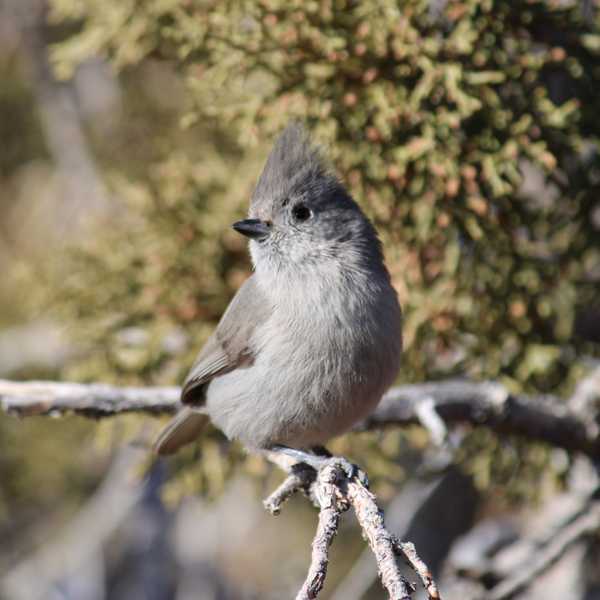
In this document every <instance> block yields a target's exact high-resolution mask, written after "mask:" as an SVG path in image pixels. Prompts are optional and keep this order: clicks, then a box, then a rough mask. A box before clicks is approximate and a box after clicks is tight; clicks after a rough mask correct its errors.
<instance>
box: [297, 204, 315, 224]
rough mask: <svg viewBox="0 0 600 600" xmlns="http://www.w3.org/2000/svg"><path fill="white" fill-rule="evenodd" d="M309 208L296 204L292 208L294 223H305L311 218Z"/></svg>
mask: <svg viewBox="0 0 600 600" xmlns="http://www.w3.org/2000/svg"><path fill="white" fill-rule="evenodd" d="M311 214H312V213H311V212H310V208H308V206H306V205H304V204H296V206H294V208H292V215H293V216H294V219H296V221H306V220H307V219H309V218H310V216H311Z"/></svg>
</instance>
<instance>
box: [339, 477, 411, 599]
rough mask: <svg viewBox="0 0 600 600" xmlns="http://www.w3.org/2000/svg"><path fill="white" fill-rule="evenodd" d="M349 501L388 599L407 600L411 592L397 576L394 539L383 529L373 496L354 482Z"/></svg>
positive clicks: (381, 515) (398, 571) (351, 483)
mask: <svg viewBox="0 0 600 600" xmlns="http://www.w3.org/2000/svg"><path fill="white" fill-rule="evenodd" d="M348 498H349V500H350V502H351V503H352V508H354V512H355V513H356V518H357V519H358V522H359V524H360V526H361V528H362V530H363V533H364V534H365V536H366V538H367V541H368V542H369V546H371V550H372V551H373V554H374V555H375V559H376V560H377V568H378V570H379V576H380V577H381V582H382V583H383V586H384V587H385V589H386V590H387V591H388V594H389V596H390V600H404V599H405V598H408V599H409V600H410V598H411V594H412V592H413V591H414V590H413V589H412V587H411V586H410V584H409V583H408V582H407V581H405V580H404V578H403V577H402V575H401V574H400V570H399V569H398V565H397V563H396V556H395V552H394V538H393V536H392V534H391V533H390V532H389V531H388V530H387V529H386V528H385V526H384V523H383V513H382V511H381V510H379V507H378V506H377V502H376V500H375V496H374V495H373V494H372V493H371V492H370V491H369V490H368V489H367V488H366V487H364V486H363V485H362V484H361V483H360V482H359V481H357V480H353V481H350V482H349V483H348Z"/></svg>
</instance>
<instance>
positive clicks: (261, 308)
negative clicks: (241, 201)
mask: <svg viewBox="0 0 600 600" xmlns="http://www.w3.org/2000/svg"><path fill="white" fill-rule="evenodd" d="M269 312H270V309H269V305H268V303H267V301H266V299H265V297H264V294H262V293H261V291H260V289H259V288H258V286H257V285H256V282H255V280H254V278H253V277H250V278H249V279H248V280H247V281H246V282H245V283H244V285H242V287H241V288H240V289H239V290H238V293H237V294H236V295H235V296H234V298H233V300H232V301H231V303H230V304H229V306H228V308H227V310H226V311H225V314H224V315H223V317H222V318H221V321H220V322H219V324H218V326H217V329H216V330H215V332H214V333H213V334H212V336H211V337H210V338H209V340H208V341H207V342H206V344H205V345H204V347H203V348H202V350H201V351H200V354H199V355H198V358H196V361H195V362H194V364H193V366H192V368H191V370H190V372H189V374H188V376H187V378H186V380H185V381H184V384H183V389H182V391H181V401H182V402H183V403H184V404H188V405H189V406H184V407H183V408H182V409H181V410H180V411H179V412H178V413H177V414H176V415H175V416H174V417H173V418H172V419H171V420H170V421H169V423H168V424H167V426H166V427H165V428H164V429H163V431H162V432H161V434H160V435H159V437H158V439H157V440H156V442H155V444H154V450H155V452H157V453H158V454H161V455H163V454H172V453H173V452H175V451H176V450H178V449H179V448H180V447H181V446H184V445H185V444H188V443H190V442H193V441H194V440H195V439H196V438H197V437H198V435H199V434H200V433H201V431H202V429H203V428H204V426H205V424H206V422H207V421H208V416H207V415H206V414H204V413H203V412H202V404H203V403H204V388H205V386H206V384H207V383H208V382H209V381H210V380H211V379H212V378H213V377H217V376H218V375H222V374H223V373H228V372H229V371H233V370H234V369H236V368H238V367H243V366H246V365H249V364H252V361H253V360H254V357H253V350H252V348H251V345H250V342H251V338H252V333H253V332H254V329H255V328H256V326H257V325H260V324H261V323H263V322H264V321H265V320H266V319H267V317H268V315H269Z"/></svg>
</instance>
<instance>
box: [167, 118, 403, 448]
mask: <svg viewBox="0 0 600 600" xmlns="http://www.w3.org/2000/svg"><path fill="white" fill-rule="evenodd" d="M248 216H249V218H248V219H246V220H244V221H239V222H237V223H234V225H233V228H234V229H235V230H236V231H238V232H240V233H241V234H243V235H245V236H247V237H249V238H250V253H251V255H252V261H253V263H254V274H253V275H252V276H251V277H250V278H249V279H248V280H247V281H246V282H245V283H244V285H242V287H241V288H240V289H239V291H238V293H237V294H236V296H235V297H234V298H233V300H232V301H231V304H230V305H229V307H228V308H227V310H226V312H225V314H224V315H223V318H222V319H221V321H220V323H219V325H218V327H217V329H216V331H215V332H214V334H213V335H212V337H211V338H210V339H209V340H208V342H207V343H206V345H205V346H204V348H203V349H202V351H201V352H200V354H199V356H198V358H197V360H196V362H195V363H194V366H193V367H192V369H191V371H190V373H189V375H188V377H187V379H186V380H185V382H184V385H183V391H182V395H181V400H182V402H183V404H185V405H186V406H185V407H184V408H183V409H182V410H181V412H180V413H179V414H177V415H176V416H175V417H174V419H173V420H172V421H171V423H170V424H169V425H168V426H167V427H166V429H165V430H164V431H163V433H162V434H161V436H160V437H159V439H158V440H157V442H156V450H157V451H158V453H160V454H170V453H172V452H174V451H176V450H177V449H178V448H179V447H180V446H182V445H184V444H186V443H188V442H191V441H192V440H194V439H196V438H197V436H198V434H199V433H200V431H201V430H202V427H203V426H204V423H205V422H206V421H207V419H208V418H210V420H211V421H212V422H213V423H214V424H215V425H216V426H217V427H219V428H220V429H221V430H222V431H223V432H224V433H225V435H227V437H229V438H231V439H238V440H240V441H241V442H242V443H243V444H244V445H245V446H246V447H247V448H248V449H250V450H256V449H269V448H273V447H280V446H285V447H288V448H294V449H302V450H305V449H309V448H311V447H313V446H318V445H321V444H323V443H324V442H326V441H327V440H328V439H329V438H331V437H333V436H335V435H337V434H340V433H343V432H344V431H347V430H348V429H349V428H350V427H352V425H354V424H355V423H356V422H357V421H359V420H360V419H362V418H364V417H366V416H367V415H368V414H369V413H370V412H371V411H372V410H373V409H374V408H375V406H376V405H377V403H378V402H379V400H380V398H381V396H382V394H383V393H384V391H385V390H386V389H387V388H388V387H389V386H390V384H391V383H392V382H393V380H394V378H395V377H396V374H397V371H398V364H399V360H400V351H401V331H400V328H401V313H400V307H399V305H398V300H397V297H396V292H395V291H394V289H393V288H392V286H391V284H390V276H389V274H388V271H387V269H386V267H385V265H384V263H383V256H382V251H381V245H380V242H379V239H378V237H377V234H376V232H375V229H374V228H373V226H372V225H371V223H370V222H369V220H368V219H367V218H366V217H365V215H364V214H363V212H362V211H361V210H360V208H359V207H358V205H357V204H356V203H355V202H354V200H353V199H352V198H351V197H350V196H349V194H348V192H347V191H346V190H345V189H344V187H343V186H342V184H341V183H340V182H339V181H338V180H337V179H336V177H335V176H334V175H333V174H332V173H331V172H330V171H329V169H328V168H327V166H326V165H325V164H324V161H323V159H322V157H321V156H320V154H319V152H318V151H317V149H315V148H314V147H313V146H311V144H310V142H309V140H308V139H307V137H306V134H305V133H304V131H303V129H302V128H301V127H300V126H299V125H297V124H292V125H290V126H288V127H287V128H286V129H285V130H284V132H283V133H282V134H281V136H280V137H279V139H278V140H277V142H276V144H275V146H274V148H273V150H272V152H271V154H270V156H269V158H268V160H267V164H266V165H265V168H264V171H263V173H262V175H261V176H260V179H259V181H258V184H257V186H256V190H255V191H254V194H253V196H252V201H251V204H250V212H249V215H248Z"/></svg>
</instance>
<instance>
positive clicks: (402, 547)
mask: <svg viewBox="0 0 600 600" xmlns="http://www.w3.org/2000/svg"><path fill="white" fill-rule="evenodd" d="M394 548H395V549H396V551H397V552H398V554H402V555H403V556H404V558H405V559H406V561H407V563H408V564H409V566H410V567H412V569H413V570H414V572H415V573H416V574H417V575H418V576H419V577H420V579H421V582H422V583H423V587H424V588H425V591H426V592H427V597H428V598H429V600H441V596H440V592H439V590H438V588H437V585H436V583H435V581H434V580H433V575H432V574H431V571H430V570H429V568H428V567H427V565H426V564H425V563H424V562H423V560H422V559H421V558H420V557H419V555H418V554H417V550H416V549H415V545H414V544H412V543H411V542H401V541H399V540H394Z"/></svg>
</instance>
